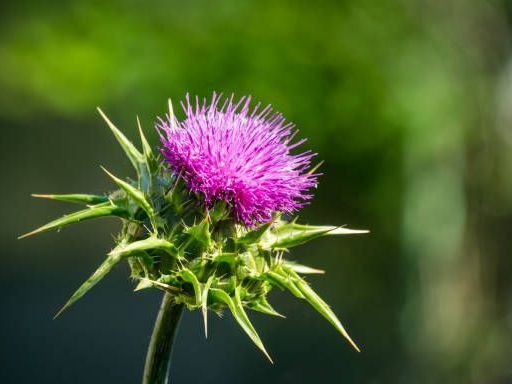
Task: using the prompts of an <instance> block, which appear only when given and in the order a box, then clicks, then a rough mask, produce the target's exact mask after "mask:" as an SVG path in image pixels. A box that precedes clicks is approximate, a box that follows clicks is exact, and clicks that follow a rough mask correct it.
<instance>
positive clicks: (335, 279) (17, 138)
mask: <svg viewBox="0 0 512 384" xmlns="http://www.w3.org/2000/svg"><path fill="white" fill-rule="evenodd" d="M511 15H512V4H511V3H510V2H508V1H497V0H496V1H494V0H493V1H478V0H465V1H455V0H424V1H417V0H415V1H405V0H388V1H382V0H343V1H335V0H333V1H316V2H311V1H270V0H263V1H235V0H232V1H182V2H178V1H148V2H136V1H109V2H100V1H91V2H89V1H74V2H64V1H48V2H38V1H18V2H4V3H2V5H1V6H0V90H1V91H0V128H1V133H2V136H1V140H0V155H1V161H2V164H3V174H2V182H1V186H2V199H1V212H2V218H1V220H0V241H1V248H0V249H1V256H0V261H1V265H0V292H1V295H0V311H1V315H0V382H1V383H25V382H27V383H28V382H33V383H137V382H140V379H141V374H142V369H143V363H144V355H145V351H146V347H147V344H148V341H149V336H150V332H151V329H152V324H153V321H154V319H155V316H156V312H157V308H158V302H159V299H160V293H159V292H156V291H151V292H149V291H143V292H138V293H132V290H133V288H134V284H133V282H131V281H129V279H128V269H127V267H126V266H123V267H119V268H116V269H115V270H114V272H113V273H112V274H111V275H110V276H109V277H108V278H106V279H105V280H103V281H102V282H101V283H100V284H99V285H98V286H97V287H95V288H94V289H93V290H92V291H91V292H90V293H89V294H88V295H87V296H86V297H84V299H82V300H81V301H80V302H79V303H78V304H77V305H76V306H74V307H72V308H71V309H70V310H69V311H67V312H66V313H64V314H63V316H62V317H60V318H59V319H57V320H52V318H53V315H54V314H55V313H56V311H57V310H58V308H59V307H60V306H61V305H62V304H63V303H64V302H65V301H66V299H67V298H68V297H69V295H70V294H71V293H72V292H73V291H74V290H75V289H76V288H77V287H78V285H79V284H80V283H81V282H82V281H83V280H84V279H85V278H86V277H88V276H89V274H90V273H91V272H92V271H93V270H94V269H95V268H96V266H97V265H98V264H99V263H100V262H101V261H102V259H103V257H104V255H105V253H106V252H108V251H109V250H110V247H111V246H112V239H111V236H112V234H115V232H116V230H117V229H118V228H119V223H117V222H116V221H109V220H99V221H95V222H87V223H82V224H80V225H78V226H74V227H71V228H66V229H64V230H62V231H61V232H59V233H47V234H44V235H41V236H39V237H36V238H29V239H26V240H23V241H17V240H16V237H17V236H18V235H20V234H22V233H25V232H27V231H28V230H30V229H32V228H34V227H36V226H38V225H39V224H42V223H44V222H47V221H49V220H50V219H52V218H54V217H58V216H59V215H60V214H63V213H65V212H67V211H68V210H71V209H72V208H73V207H67V206H65V205H64V204H58V203H55V202H51V201H36V200H35V199H31V198H30V197H29V195H30V193H66V192H91V193H100V192H102V191H104V190H109V189H111V188H112V184H111V183H110V181H109V180H108V178H107V177H106V176H105V175H104V173H103V172H102V171H101V169H100V168H99V165H105V166H107V167H108V168H109V169H111V170H112V171H114V173H116V174H117V175H127V176H129V175H131V169H130V165H129V164H128V162H127V161H126V160H125V158H124V156H123V154H122V151H121V150H120V148H119V147H118V145H117V143H116V142H115V139H114V138H113V137H112V135H111V134H110V132H109V131H108V129H107V127H106V126H105V124H104V123H103V121H102V120H101V118H100V117H99V115H98V114H97V113H96V111H95V107H96V106H101V107H102V108H103V109H104V111H106V113H107V114H108V115H109V116H110V118H111V119H112V120H113V121H114V122H115V123H116V124H117V125H118V126H119V127H120V128H122V129H123V130H124V131H125V132H126V133H127V135H128V136H129V137H132V138H134V139H135V138H136V124H135V118H136V115H139V116H140V118H141V121H142V123H143V126H144V127H145V130H146V132H147V133H148V136H149V137H150V139H151V142H152V143H153V144H154V145H157V137H156V134H155V132H154V130H153V126H154V122H155V119H156V116H158V115H163V114H164V113H165V112H166V109H167V107H166V104H167V98H168V97H171V98H172V99H173V100H175V102H177V101H179V100H181V99H183V97H184V95H185V93H186V92H190V93H192V94H198V95H200V96H209V95H210V94H211V92H212V91H213V90H216V91H220V92H224V93H231V92H234V93H235V94H236V95H244V94H251V95H253V96H254V98H255V99H257V100H261V101H262V102H264V103H271V104H272V105H273V106H274V107H275V108H276V109H277V110H279V111H281V112H283V113H284V115H285V116H286V117H287V118H288V119H289V120H291V121H293V122H295V123H296V124H297V126H298V127H299V128H300V131H301V133H300V135H301V136H302V137H308V138H309V140H308V142H307V144H306V146H309V147H310V148H311V149H313V150H314V151H316V152H318V153H319V158H320V159H323V160H325V164H324V166H323V167H322V171H323V173H324V176H322V178H321V180H320V185H319V188H318V191H317V192H316V197H315V199H314V200H313V202H312V204H311V205H310V206H308V207H307V208H305V209H304V210H303V211H302V212H301V213H300V217H301V220H302V221H304V222H307V223H310V224H348V225H349V226H350V227H353V228H368V229H370V230H371V231H372V232H371V234H370V235H366V236H359V237H352V238H348V237H346V238H324V239H320V240H317V241H316V242H313V243H311V244H308V245H307V246H303V247H301V248H298V249H296V250H294V251H293V252H292V253H291V255H290V257H291V258H293V259H295V260H299V261H300V262H302V263H304V264H307V265H312V266H315V267H319V268H322V269H325V270H327V274H326V275H325V276H320V277H316V278H311V279H310V281H311V282H312V284H313V286H314V287H315V288H316V289H317V291H318V292H319V293H320V294H321V295H322V296H323V297H324V298H325V299H326V301H327V302H329V303H330V304H331V305H332V307H333V308H334V309H335V312H336V313H338V314H339V315H340V318H341V319H342V321H343V322H344V324H345V325H346V326H347V328H348V330H349V331H350V333H351V335H352V336H353V337H354V339H355V340H356V341H357V342H358V344H360V345H361V346H362V348H363V352H362V353H361V354H358V353H356V352H354V351H353V350H352V349H351V348H350V346H349V345H348V344H347V343H346V342H345V341H344V340H342V338H341V337H340V336H339V335H338V334H337V333H336V332H335V330H334V329H332V328H331V327H330V326H329V325H328V324H327V323H326V322H325V320H324V319H323V318H321V317H320V316H319V315H318V314H317V313H315V312H314V311H313V310H312V309H311V308H309V307H308V306H307V304H306V303H305V302H301V301H298V300H296V299H295V298H294V297H291V296H290V295H287V294H284V293H280V292H276V293H275V294H274V295H273V296H272V299H273V303H274V304H275V307H276V309H278V310H279V311H280V312H282V313H284V314H286V316H287V319H286V320H283V319H274V318H268V317H265V316H259V315H257V314H255V315H253V316H252V318H253V319H254V323H255V325H256V328H257V329H258V330H259V332H260V335H261V336H262V339H263V341H264V342H265V344H266V346H267V348H268V350H269V351H270V353H271V354H272V356H273V357H274V360H275V361H276V363H275V365H274V366H272V365H270V364H269V363H268V362H267V361H266V360H265V358H264V357H263V356H262V355H261V353H259V352H258V351H257V349H256V348H255V347H254V346H253V345H252V343H251V342H250V340H248V338H247V337H246V336H245V335H244V334H243V333H242V332H241V331H240V329H239V328H238V326H236V324H234V321H233V320H232V318H231V317H230V316H229V315H226V316H225V317H224V318H223V319H222V320H219V319H216V318H215V319H213V318H212V321H211V326H210V337H209V338H208V340H204V336H203V333H202V324H201V319H200V314H199V313H187V314H186V315H185V316H184V319H183V322H182V326H181V329H180V333H179V336H178V339H177V346H176V350H175V355H174V360H173V374H174V381H173V382H174V383H178V384H179V383H292V382H293V383H311V382H315V383H321V382H322V383H510V382H511V381H512V365H511V364H512V358H511V356H512V280H511V279H510V276H511V272H512V263H511V262H510V246H509V242H510V228H511V224H512V172H511V171H512V168H511V164H512V130H511V123H512V121H511V120H512V61H511V53H512V51H511V38H512V30H511V23H512V18H511Z"/></svg>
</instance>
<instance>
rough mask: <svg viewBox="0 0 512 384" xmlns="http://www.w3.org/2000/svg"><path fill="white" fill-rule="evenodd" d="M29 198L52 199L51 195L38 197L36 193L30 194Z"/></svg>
mask: <svg viewBox="0 0 512 384" xmlns="http://www.w3.org/2000/svg"><path fill="white" fill-rule="evenodd" d="M30 196H32V197H40V198H43V199H52V198H53V195H40V194H37V193H32V194H31V195H30Z"/></svg>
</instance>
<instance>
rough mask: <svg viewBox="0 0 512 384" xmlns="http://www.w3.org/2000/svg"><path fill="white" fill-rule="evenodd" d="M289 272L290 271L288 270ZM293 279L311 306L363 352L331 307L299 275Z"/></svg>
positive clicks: (356, 348)
mask: <svg viewBox="0 0 512 384" xmlns="http://www.w3.org/2000/svg"><path fill="white" fill-rule="evenodd" d="M288 272H290V271H289V270H288ZM293 277H294V278H295V279H294V280H295V286H296V287H297V288H298V289H299V290H300V292H301V293H302V294H303V296H304V298H305V299H306V300H307V302H308V303H309V304H311V306H312V307H313V308H315V309H316V310H317V311H318V312H319V313H320V314H321V315H322V316H323V317H325V318H326V319H327V321H329V323H331V324H332V325H333V326H334V328H336V329H337V330H338V332H340V333H341V335H342V336H343V337H345V339H347V340H348V342H349V343H350V344H351V345H352V346H353V347H354V349H355V350H356V351H358V352H361V350H360V349H359V347H358V346H357V345H356V343H355V342H354V341H353V340H352V338H351V337H350V336H349V334H348V332H347V331H346V330H345V328H344V327H343V325H342V324H341V322H340V320H339V319H338V317H337V316H336V315H335V314H334V312H333V311H332V309H331V308H330V307H329V305H327V303H326V302H325V301H323V300H322V298H321V297H320V296H318V295H317V293H316V292H315V291H314V290H313V289H312V288H311V287H310V286H309V284H308V283H306V282H305V281H304V280H303V279H302V278H301V277H299V276H298V275H294V276H293Z"/></svg>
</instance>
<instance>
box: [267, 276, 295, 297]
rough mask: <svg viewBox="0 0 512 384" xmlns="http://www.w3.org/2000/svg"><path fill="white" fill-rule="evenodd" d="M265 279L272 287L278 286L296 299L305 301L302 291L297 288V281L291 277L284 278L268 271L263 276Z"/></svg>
mask: <svg viewBox="0 0 512 384" xmlns="http://www.w3.org/2000/svg"><path fill="white" fill-rule="evenodd" d="M263 278H264V279H265V280H266V281H268V282H269V283H271V284H272V285H276V286H277V287H279V288H281V289H284V288H285V289H288V290H289V291H290V292H291V293H292V294H293V295H294V296H295V297H298V298H299V299H304V295H303V294H302V292H301V290H300V289H298V288H297V287H296V286H295V279H292V278H290V276H288V275H284V276H283V275H281V274H279V273H277V272H274V271H268V272H266V273H265V274H264V275H263Z"/></svg>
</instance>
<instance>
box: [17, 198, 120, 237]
mask: <svg viewBox="0 0 512 384" xmlns="http://www.w3.org/2000/svg"><path fill="white" fill-rule="evenodd" d="M105 216H117V217H124V218H127V217H128V216H129V214H128V211H127V210H126V209H124V208H120V207H117V206H115V205H111V204H110V205H105V204H100V205H95V206H91V207H89V208H87V209H84V210H82V211H78V212H73V213H70V214H68V215H64V216H63V217H61V218H59V219H57V220H53V221H51V222H49V223H48V224H45V225H43V226H42V227H39V228H37V229H36V230H34V231H32V232H29V233H26V234H24V235H22V236H20V237H18V239H23V238H25V237H28V236H32V235H35V234H38V233H41V232H45V231H49V230H51V229H56V228H61V227H64V226H66V225H69V224H75V223H78V222H80V221H85V220H90V219H95V218H97V217H105Z"/></svg>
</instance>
